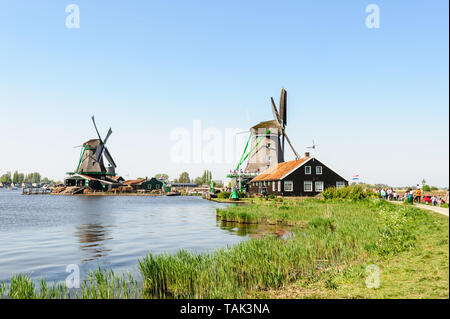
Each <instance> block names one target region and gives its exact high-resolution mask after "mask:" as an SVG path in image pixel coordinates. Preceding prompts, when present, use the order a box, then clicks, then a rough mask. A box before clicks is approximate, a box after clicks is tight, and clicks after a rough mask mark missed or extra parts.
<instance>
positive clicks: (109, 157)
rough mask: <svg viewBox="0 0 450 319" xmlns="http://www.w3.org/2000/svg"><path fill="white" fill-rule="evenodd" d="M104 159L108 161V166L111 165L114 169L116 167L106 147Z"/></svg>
mask: <svg viewBox="0 0 450 319" xmlns="http://www.w3.org/2000/svg"><path fill="white" fill-rule="evenodd" d="M105 157H106V159H107V160H108V162H109V164H111V166H113V167H114V168H116V167H117V165H116V163H115V162H114V160H113V159H112V157H111V154H109V151H108V149H107V148H106V147H105Z"/></svg>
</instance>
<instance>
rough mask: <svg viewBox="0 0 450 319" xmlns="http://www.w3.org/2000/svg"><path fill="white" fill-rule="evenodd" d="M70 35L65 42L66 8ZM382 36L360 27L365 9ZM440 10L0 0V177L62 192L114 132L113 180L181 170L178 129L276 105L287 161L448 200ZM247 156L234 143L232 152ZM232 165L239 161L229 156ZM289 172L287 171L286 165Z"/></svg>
mask: <svg viewBox="0 0 450 319" xmlns="http://www.w3.org/2000/svg"><path fill="white" fill-rule="evenodd" d="M71 3H74V4H77V5H78V6H79V8H80V28H79V29H68V28H66V26H65V20H66V17H67V16H68V13H66V12H65V8H66V6H67V5H68V4H71ZM370 3H374V4H377V5H378V6H379V8H380V28H379V29H368V28H367V27H366V25H365V19H366V16H367V15H368V13H366V12H365V8H366V6H367V5H368V4H370ZM448 9H449V8H448V1H432V2H428V1H375V0H373V1H356V0H355V1H345V2H343V1H261V0H259V1H253V0H249V1H234V0H227V1H211V0H210V1H206V0H205V1H167V0H166V1H163V0H160V1H78V0H72V1H60V0H58V1H50V0H48V1H32V2H31V1H21V0H15V1H6V0H0V121H1V130H2V134H0V149H1V150H2V151H1V154H0V173H3V172H4V171H7V170H12V171H14V170H16V169H18V170H20V171H24V172H29V171H39V172H41V173H42V174H43V175H46V176H49V177H52V178H57V179H62V178H63V177H64V173H65V172H67V171H70V170H73V169H74V168H75V166H76V164H77V158H78V155H79V149H75V148H73V146H75V145H79V144H81V143H82V142H84V141H85V140H87V139H89V138H94V137H95V131H94V130H93V127H92V123H91V121H90V116H91V115H92V114H95V116H96V119H97V124H98V126H99V129H100V131H101V134H105V133H106V131H107V129H108V127H109V126H112V128H113V131H114V133H113V135H112V136H111V138H110V140H109V141H108V145H109V149H110V152H111V154H112V155H113V157H114V159H115V161H116V162H117V164H118V172H119V173H120V174H122V175H124V176H125V177H129V178H132V177H137V176H152V175H153V174H155V173H158V172H166V173H168V174H169V175H170V176H171V177H176V176H178V175H179V174H180V173H181V172H182V171H184V170H187V171H189V172H190V173H191V176H198V175H201V172H202V170H203V169H211V170H212V172H213V177H214V178H217V179H224V178H225V175H226V173H227V172H228V170H229V169H230V168H232V167H233V166H235V164H234V163H192V164H189V163H187V164H182V165H181V164H177V163H173V162H172V161H171V158H170V149H171V147H172V146H173V143H174V142H173V141H172V140H171V139H170V133H171V132H172V131H173V130H174V129H175V128H180V127H184V128H186V129H188V130H191V129H192V125H193V124H192V121H193V120H201V121H202V126H203V127H205V128H206V127H215V128H218V129H220V130H224V129H225V128H240V129H242V130H245V129H247V128H248V127H249V126H250V125H253V124H256V123H257V122H259V121H263V120H267V119H272V114H271V109H270V100H269V99H270V97H271V96H273V97H274V98H275V100H278V97H279V93H280V90H281V88H282V87H285V88H286V90H287V91H288V126H287V132H288V133H289V136H290V138H291V140H292V141H293V143H294V145H295V147H296V149H297V151H298V152H304V151H306V147H307V146H309V145H310V144H311V143H312V142H311V141H312V140H313V139H314V140H315V141H316V143H317V144H318V145H319V146H318V150H317V154H316V155H317V157H318V158H319V159H321V160H322V161H323V162H325V163H326V164H329V165H330V166H331V167H332V168H334V169H336V170H337V171H338V172H340V173H341V174H342V175H344V177H347V178H350V177H351V176H352V175H353V174H359V175H360V176H361V179H362V180H363V181H366V182H370V183H378V182H380V183H381V182H382V183H388V184H391V185H411V184H416V183H418V182H419V181H420V180H422V179H423V178H425V180H427V182H429V183H430V184H433V185H437V186H448V180H449V170H448V164H449V135H448V130H449V113H448V104H449V96H448V85H449V83H448V82H449V77H448V70H449V65H448V56H449V52H448V47H449V46H448V45H449V43H448V37H449V34H448ZM243 146H244V145H242V148H243ZM239 155H240V154H238V156H239ZM287 157H288V158H287V159H293V156H292V154H289V155H288V156H287Z"/></svg>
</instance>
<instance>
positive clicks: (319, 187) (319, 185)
mask: <svg viewBox="0 0 450 319" xmlns="http://www.w3.org/2000/svg"><path fill="white" fill-rule="evenodd" d="M314 189H315V190H316V192H323V182H315V183H314Z"/></svg>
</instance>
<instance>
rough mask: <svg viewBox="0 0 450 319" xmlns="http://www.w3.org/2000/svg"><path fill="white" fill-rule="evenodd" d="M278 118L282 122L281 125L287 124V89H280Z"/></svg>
mask: <svg viewBox="0 0 450 319" xmlns="http://www.w3.org/2000/svg"><path fill="white" fill-rule="evenodd" d="M280 120H281V122H282V123H283V127H284V126H286V124H287V91H286V90H285V89H284V88H283V89H281V95H280Z"/></svg>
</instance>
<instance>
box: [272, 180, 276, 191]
mask: <svg viewBox="0 0 450 319" xmlns="http://www.w3.org/2000/svg"><path fill="white" fill-rule="evenodd" d="M275 183H276V182H273V183H272V192H275Z"/></svg>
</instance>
